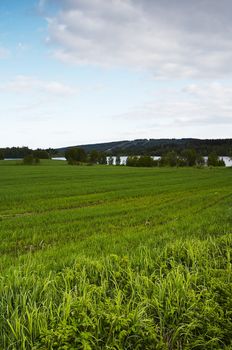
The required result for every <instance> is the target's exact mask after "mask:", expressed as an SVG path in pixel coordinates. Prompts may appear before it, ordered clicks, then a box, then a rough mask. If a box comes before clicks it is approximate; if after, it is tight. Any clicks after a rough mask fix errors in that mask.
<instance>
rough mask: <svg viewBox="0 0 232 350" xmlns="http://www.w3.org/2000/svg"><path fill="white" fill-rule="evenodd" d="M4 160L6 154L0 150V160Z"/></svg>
mask: <svg viewBox="0 0 232 350" xmlns="http://www.w3.org/2000/svg"><path fill="white" fill-rule="evenodd" d="M3 159H4V152H3V151H2V150H0V160H3Z"/></svg>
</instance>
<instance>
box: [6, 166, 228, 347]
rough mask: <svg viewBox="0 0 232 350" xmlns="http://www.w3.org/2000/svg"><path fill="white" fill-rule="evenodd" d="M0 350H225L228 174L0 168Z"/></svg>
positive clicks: (205, 170)
mask: <svg viewBox="0 0 232 350" xmlns="http://www.w3.org/2000/svg"><path fill="white" fill-rule="evenodd" d="M0 184H1V185H0V238H1V239H0V249H1V251H0V252H1V254H0V349H10V350H21V349H22V350H24V349H34V350H38V349H42V350H47V349H48V350H50V349H63V350H68V349H70V350H71V349H73V350H74V349H84V350H91V349H93V350H94V349H99V350H100V349H118V350H124V349H131V350H134V349H141V350H143V349H159V350H182V349H184V350H185V349H186V350H190V349H195V350H198V349H199V350H202V349H204V350H205V349H206V350H207V349H216V350H220V349H226V350H229V349H232V297H231V296H232V274H231V272H232V265H231V264H232V235H231V234H232V169H231V168H212V169H211V168H199V169H198V168H129V167H124V166H121V167H120V166H118V167H117V166H69V165H67V164H66V162H62V161H43V162H42V163H41V164H40V165H33V166H25V165H21V164H18V163H17V162H15V161H0Z"/></svg>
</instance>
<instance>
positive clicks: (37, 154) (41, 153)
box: [33, 148, 50, 159]
mask: <svg viewBox="0 0 232 350" xmlns="http://www.w3.org/2000/svg"><path fill="white" fill-rule="evenodd" d="M33 157H34V158H38V159H49V158H50V155H49V153H48V152H47V151H45V150H43V149H40V148H38V149H36V150H35V151H33Z"/></svg>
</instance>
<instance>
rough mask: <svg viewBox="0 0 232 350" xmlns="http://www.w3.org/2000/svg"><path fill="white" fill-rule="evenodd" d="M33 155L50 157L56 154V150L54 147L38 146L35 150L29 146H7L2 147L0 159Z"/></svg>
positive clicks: (42, 157)
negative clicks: (43, 147) (42, 147)
mask: <svg viewBox="0 0 232 350" xmlns="http://www.w3.org/2000/svg"><path fill="white" fill-rule="evenodd" d="M31 155H32V156H33V157H34V158H38V159H50V158H51V157H52V156H54V155H56V150H55V149H53V148H48V149H41V148H37V149H36V150H33V149H30V148H28V147H7V148H1V149H0V159H6V158H12V159H23V158H25V157H26V156H31Z"/></svg>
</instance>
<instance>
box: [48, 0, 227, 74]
mask: <svg viewBox="0 0 232 350" xmlns="http://www.w3.org/2000/svg"><path fill="white" fill-rule="evenodd" d="M58 2H59V4H60V5H61V6H62V9H61V10H60V11H58V13H57V14H56V15H55V16H51V17H50V18H48V32H49V36H48V42H50V44H53V45H55V47H56V48H55V49H54V55H55V57H56V58H58V59H60V60H63V61H65V62H71V63H77V64H90V65H100V66H106V67H107V66H110V67H111V66H125V67H130V68H136V69H142V70H144V69H147V70H149V71H151V73H152V74H153V76H154V77H157V78H163V79H170V78H185V79H186V78H200V79H204V78H209V79H215V78H222V77H225V76H228V74H231V73H232V65H231V61H232V40H231V37H232V21H231V14H232V2H231V1H230V0H221V1H218V0H204V1H203V0H194V1H186V0H171V1H170V0H159V1H158V0H108V1H106V0H59V1H58Z"/></svg>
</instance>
